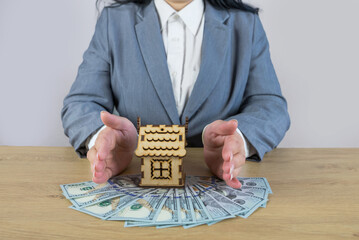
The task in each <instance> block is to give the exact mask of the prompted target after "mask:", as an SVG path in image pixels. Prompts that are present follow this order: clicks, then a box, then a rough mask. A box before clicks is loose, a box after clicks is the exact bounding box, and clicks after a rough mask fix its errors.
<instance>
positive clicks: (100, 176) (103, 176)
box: [92, 168, 112, 184]
mask: <svg viewBox="0 0 359 240" xmlns="http://www.w3.org/2000/svg"><path fill="white" fill-rule="evenodd" d="M110 177H112V171H111V169H109V168H106V169H105V170H104V171H102V172H94V174H93V177H92V181H93V182H94V183H97V184H101V183H105V182H106V181H107V180H108V179H110Z"/></svg>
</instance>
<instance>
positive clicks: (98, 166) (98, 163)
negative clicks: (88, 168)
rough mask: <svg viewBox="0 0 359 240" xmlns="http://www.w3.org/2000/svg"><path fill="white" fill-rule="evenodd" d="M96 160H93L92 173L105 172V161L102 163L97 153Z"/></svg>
mask: <svg viewBox="0 0 359 240" xmlns="http://www.w3.org/2000/svg"><path fill="white" fill-rule="evenodd" d="M96 158H97V159H96V160H95V164H94V171H95V172H102V171H104V170H105V168H106V165H107V164H106V161H104V160H103V159H102V158H100V155H99V153H98V152H97V154H96Z"/></svg>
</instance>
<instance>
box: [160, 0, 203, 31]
mask: <svg viewBox="0 0 359 240" xmlns="http://www.w3.org/2000/svg"><path fill="white" fill-rule="evenodd" d="M154 3H155V6H156V9H157V12H158V15H159V18H160V23H161V30H162V29H163V26H165V24H166V23H167V20H168V18H169V17H170V16H171V15H172V14H173V13H177V14H178V15H179V16H180V17H181V19H182V21H183V22H184V23H185V24H186V26H187V27H188V29H189V30H190V31H191V32H192V34H193V35H196V34H197V32H198V28H199V26H200V24H201V20H202V16H203V14H204V5H203V0H192V2H190V3H189V4H187V5H186V6H185V7H184V8H182V9H181V10H180V11H178V12H177V11H176V10H175V9H173V8H172V7H171V6H170V5H169V4H168V3H167V2H166V1H165V0H154Z"/></svg>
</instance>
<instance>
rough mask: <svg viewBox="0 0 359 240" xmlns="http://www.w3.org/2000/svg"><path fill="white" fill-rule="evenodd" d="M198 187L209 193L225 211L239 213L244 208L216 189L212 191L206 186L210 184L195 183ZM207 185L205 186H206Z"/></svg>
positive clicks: (242, 211)
mask: <svg viewBox="0 0 359 240" xmlns="http://www.w3.org/2000/svg"><path fill="white" fill-rule="evenodd" d="M194 186H196V187H197V188H198V189H200V190H201V191H202V192H204V193H205V194H209V195H210V196H211V197H213V198H214V199H215V200H216V201H217V202H218V203H220V205H221V206H223V207H224V208H225V209H226V210H227V211H229V212H230V213H231V214H232V215H238V214H240V213H244V212H245V211H246V209H245V208H244V207H242V206H241V205H239V204H238V203H236V202H234V201H232V200H231V199H229V198H227V197H225V196H224V195H222V194H219V193H218V192H216V191H212V188H208V187H210V186H208V185H204V184H201V183H198V184H195V185H194ZM206 187H207V188H206Z"/></svg>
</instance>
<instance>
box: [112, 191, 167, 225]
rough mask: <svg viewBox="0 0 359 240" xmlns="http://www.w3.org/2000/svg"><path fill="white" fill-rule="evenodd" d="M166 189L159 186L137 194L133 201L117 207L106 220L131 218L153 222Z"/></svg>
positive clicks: (162, 201)
mask: <svg viewBox="0 0 359 240" xmlns="http://www.w3.org/2000/svg"><path fill="white" fill-rule="evenodd" d="M167 192H168V189H165V188H161V189H155V190H154V191H152V192H150V193H147V194H144V195H142V196H139V197H137V198H136V199H135V201H133V202H131V203H129V204H127V205H126V206H125V207H123V208H121V209H118V211H117V212H116V213H115V214H113V216H111V217H110V218H109V219H108V220H131V221H142V222H153V220H154V219H155V218H156V217H157V215H158V214H159V212H160V210H161V208H162V206H163V204H164V200H165V196H166V193H167Z"/></svg>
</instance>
